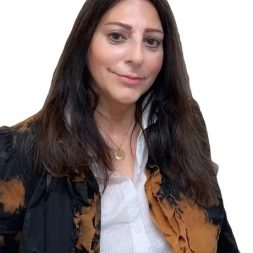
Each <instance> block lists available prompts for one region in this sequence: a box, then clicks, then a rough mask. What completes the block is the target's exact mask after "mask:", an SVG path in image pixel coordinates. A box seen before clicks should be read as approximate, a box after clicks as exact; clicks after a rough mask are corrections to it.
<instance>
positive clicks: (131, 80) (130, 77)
mask: <svg viewBox="0 0 253 253" xmlns="http://www.w3.org/2000/svg"><path fill="white" fill-rule="evenodd" d="M111 72H112V73H113V74H115V75H116V76H118V77H119V80H120V81H121V82H123V83H126V84H132V85H134V84H139V83H140V82H141V81H142V80H143V79H144V78H143V77H140V76H139V75H135V74H126V75H125V74H118V73H116V72H113V71H111Z"/></svg>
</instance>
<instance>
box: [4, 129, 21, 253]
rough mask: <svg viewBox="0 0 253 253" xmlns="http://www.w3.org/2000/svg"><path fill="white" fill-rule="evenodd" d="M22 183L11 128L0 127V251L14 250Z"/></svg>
mask: <svg viewBox="0 0 253 253" xmlns="http://www.w3.org/2000/svg"><path fill="white" fill-rule="evenodd" d="M24 203H25V186H24V180H23V176H22V173H21V171H20V166H19V161H18V159H17V154H16V151H15V137H14V135H13V134H12V131H11V128H8V127H1V128H0V253H6V252H11V253H16V252H18V246H19V239H20V235H21V228H22V224H23V214H24Z"/></svg>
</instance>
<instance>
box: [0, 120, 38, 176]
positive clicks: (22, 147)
mask: <svg viewBox="0 0 253 253" xmlns="http://www.w3.org/2000/svg"><path fill="white" fill-rule="evenodd" d="M37 132H38V118H37V117H36V116H32V117H30V118H28V119H26V120H24V121H22V122H20V123H18V124H16V125H14V126H10V127H7V126H2V127H0V178H1V179H3V180H7V179H10V178H12V177H16V178H17V177H19V176H21V175H22V174H24V173H25V171H24V168H26V169H28V167H29V166H28V165H32V161H33V158H34V157H33V156H34V155H35V154H36V142H37Z"/></svg>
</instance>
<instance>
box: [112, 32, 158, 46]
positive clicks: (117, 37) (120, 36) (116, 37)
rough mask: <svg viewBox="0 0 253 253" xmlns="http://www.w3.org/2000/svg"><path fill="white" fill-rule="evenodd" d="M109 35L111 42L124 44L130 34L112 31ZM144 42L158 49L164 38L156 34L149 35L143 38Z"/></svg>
mask: <svg viewBox="0 0 253 253" xmlns="http://www.w3.org/2000/svg"><path fill="white" fill-rule="evenodd" d="M107 37H108V40H109V42H110V43H112V44H122V43H124V42H126V41H127V40H128V38H129V36H128V35H126V34H124V33H121V32H111V33H109V34H108V35H107ZM143 42H144V43H145V45H146V46H147V47H148V48H150V49H157V48H158V47H159V46H160V45H161V43H162V40H161V39H160V38H157V37H155V36H147V37H145V38H144V39H143Z"/></svg>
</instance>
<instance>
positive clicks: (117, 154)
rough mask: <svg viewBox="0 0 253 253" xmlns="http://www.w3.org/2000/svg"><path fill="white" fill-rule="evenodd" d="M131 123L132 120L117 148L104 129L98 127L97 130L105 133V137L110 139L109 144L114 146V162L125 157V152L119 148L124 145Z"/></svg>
mask: <svg viewBox="0 0 253 253" xmlns="http://www.w3.org/2000/svg"><path fill="white" fill-rule="evenodd" d="M133 122H134V119H133V120H132V122H131V124H130V125H129V127H128V130H127V132H126V134H125V135H124V137H123V139H122V141H121V144H120V145H119V146H118V145H116V143H115V142H114V141H113V139H112V137H111V136H110V134H109V133H108V132H106V131H105V130H104V129H102V128H100V127H99V129H101V130H102V131H103V132H104V133H106V135H107V136H108V138H109V139H110V141H111V143H112V144H113V146H114V149H113V155H114V158H115V160H117V161H121V160H124V159H125V157H126V154H125V151H124V150H123V149H122V148H121V147H122V146H123V144H124V143H125V140H126V138H127V136H128V134H129V132H130V129H131V126H132V124H133Z"/></svg>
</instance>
